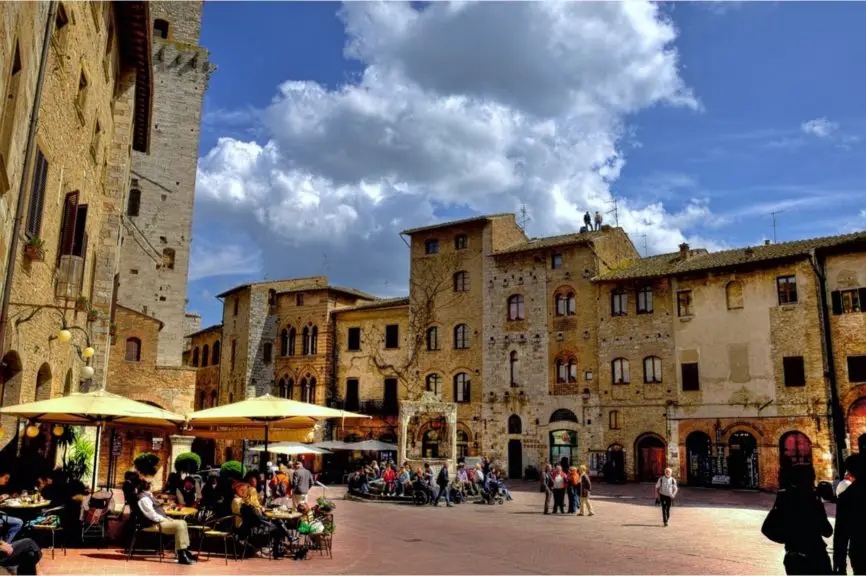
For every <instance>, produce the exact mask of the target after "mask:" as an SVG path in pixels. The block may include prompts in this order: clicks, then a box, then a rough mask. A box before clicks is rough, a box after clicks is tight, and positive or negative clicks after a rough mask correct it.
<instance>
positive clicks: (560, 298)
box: [553, 294, 568, 316]
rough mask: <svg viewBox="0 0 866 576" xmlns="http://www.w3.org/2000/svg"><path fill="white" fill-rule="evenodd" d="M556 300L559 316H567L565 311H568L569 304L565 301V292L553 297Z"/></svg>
mask: <svg viewBox="0 0 866 576" xmlns="http://www.w3.org/2000/svg"><path fill="white" fill-rule="evenodd" d="M553 299H554V302H555V304H556V306H555V308H554V309H555V310H556V315H557V316H565V313H566V312H567V311H568V304H567V303H566V301H565V295H564V294H557V295H556V296H554V297H553Z"/></svg>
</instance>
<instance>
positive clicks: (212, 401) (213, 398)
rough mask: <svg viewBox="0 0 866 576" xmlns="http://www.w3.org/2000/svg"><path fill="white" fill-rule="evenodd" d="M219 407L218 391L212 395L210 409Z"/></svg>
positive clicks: (212, 392)
mask: <svg viewBox="0 0 866 576" xmlns="http://www.w3.org/2000/svg"><path fill="white" fill-rule="evenodd" d="M216 405H217V391H216V390H212V391H211V393H210V407H211V408H213V407H214V406H216Z"/></svg>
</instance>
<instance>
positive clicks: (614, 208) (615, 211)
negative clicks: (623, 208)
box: [607, 196, 619, 228]
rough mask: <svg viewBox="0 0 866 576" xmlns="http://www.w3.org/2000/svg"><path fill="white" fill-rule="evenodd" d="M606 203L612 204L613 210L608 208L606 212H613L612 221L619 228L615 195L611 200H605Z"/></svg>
mask: <svg viewBox="0 0 866 576" xmlns="http://www.w3.org/2000/svg"><path fill="white" fill-rule="evenodd" d="M607 203H608V204H613V210H608V211H607V213H608V214H613V221H614V223H616V226H617V228H619V206H618V204H617V199H616V196H614V197H613V198H612V199H611V200H608V201H607Z"/></svg>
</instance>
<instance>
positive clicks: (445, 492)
mask: <svg viewBox="0 0 866 576" xmlns="http://www.w3.org/2000/svg"><path fill="white" fill-rule="evenodd" d="M436 484H437V485H438V486H439V492H438V493H437V494H436V499H435V500H433V505H434V506H439V499H440V498H442V496H445V505H446V506H448V507H449V508H451V507H452V506H453V504H452V503H451V490H450V488H449V484H450V481H449V479H448V464H443V465H442V468H440V469H439V475H438V476H437V477H436Z"/></svg>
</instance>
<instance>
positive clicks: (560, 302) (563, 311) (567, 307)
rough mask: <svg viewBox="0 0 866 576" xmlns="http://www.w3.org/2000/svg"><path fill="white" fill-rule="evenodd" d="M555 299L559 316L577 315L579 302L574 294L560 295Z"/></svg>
mask: <svg viewBox="0 0 866 576" xmlns="http://www.w3.org/2000/svg"><path fill="white" fill-rule="evenodd" d="M554 299H555V301H556V308H555V310H556V315H557V316H574V315H575V314H577V301H576V300H575V298H574V292H566V293H565V294H563V293H558V294H557V295H556V296H555V298H554Z"/></svg>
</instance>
